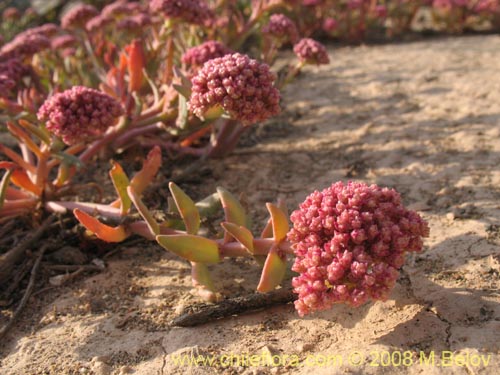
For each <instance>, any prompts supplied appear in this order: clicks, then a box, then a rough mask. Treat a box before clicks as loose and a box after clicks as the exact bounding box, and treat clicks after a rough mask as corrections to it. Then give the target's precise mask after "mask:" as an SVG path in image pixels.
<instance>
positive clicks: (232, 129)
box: [208, 119, 245, 158]
mask: <svg viewBox="0 0 500 375" xmlns="http://www.w3.org/2000/svg"><path fill="white" fill-rule="evenodd" d="M244 131H245V127H244V126H243V125H242V124H241V123H240V122H238V121H236V120H232V119H229V120H224V122H223V124H222V126H221V128H220V130H219V132H218V133H217V139H216V140H215V142H214V144H213V145H212V147H211V148H210V150H209V151H208V157H211V158H221V157H224V156H226V155H228V154H230V153H231V152H232V151H233V150H234V149H235V148H236V145H237V144H238V141H239V139H240V137H241V134H243V132H244Z"/></svg>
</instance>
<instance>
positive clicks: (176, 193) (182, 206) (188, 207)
mask: <svg viewBox="0 0 500 375" xmlns="http://www.w3.org/2000/svg"><path fill="white" fill-rule="evenodd" d="M168 188H169V189H170V192H171V193H172V197H173V198H174V201H175V205H176V206H177V209H178V210H179V213H180V214H181V217H182V220H184V225H185V226H186V232H188V233H189V234H196V233H198V229H200V213H199V212H198V209H197V208H196V206H195V205H194V202H193V200H192V199H191V198H189V196H188V195H187V194H186V193H184V191H182V189H181V188H180V187H179V186H177V185H176V184H174V183H173V182H171V183H169V184H168Z"/></svg>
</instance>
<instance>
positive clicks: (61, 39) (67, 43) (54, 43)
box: [50, 34, 78, 49]
mask: <svg viewBox="0 0 500 375" xmlns="http://www.w3.org/2000/svg"><path fill="white" fill-rule="evenodd" d="M77 41H78V40H77V39H76V38H75V37H74V36H73V35H70V34H66V35H60V36H56V37H55V38H54V39H52V40H51V41H50V46H51V48H52V49H64V48H67V47H72V46H74V45H75V44H76V43H77Z"/></svg>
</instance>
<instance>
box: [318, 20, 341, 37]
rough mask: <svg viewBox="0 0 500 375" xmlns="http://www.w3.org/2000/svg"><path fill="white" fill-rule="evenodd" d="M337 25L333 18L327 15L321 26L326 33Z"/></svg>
mask: <svg viewBox="0 0 500 375" xmlns="http://www.w3.org/2000/svg"><path fill="white" fill-rule="evenodd" d="M338 26H339V24H338V22H337V20H336V19H335V18H332V17H327V18H325V20H324V21H323V26H322V28H323V31H326V32H327V33H328V32H332V31H335V30H337V28H338Z"/></svg>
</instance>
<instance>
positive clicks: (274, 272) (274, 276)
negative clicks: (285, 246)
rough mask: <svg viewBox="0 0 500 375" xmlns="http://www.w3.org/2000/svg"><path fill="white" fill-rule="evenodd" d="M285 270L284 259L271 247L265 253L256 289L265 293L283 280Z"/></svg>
mask: <svg viewBox="0 0 500 375" xmlns="http://www.w3.org/2000/svg"><path fill="white" fill-rule="evenodd" d="M285 272H286V259H285V258H282V257H281V256H280V255H279V254H278V252H277V251H276V249H275V248H272V249H271V250H270V251H269V254H267V258H266V263H264V268H263V269H262V274H261V276H260V282H259V285H258V286H257V291H259V292H261V293H266V292H269V291H271V290H273V289H274V288H276V287H277V286H278V285H280V283H281V281H282V280H283V277H284V276H285Z"/></svg>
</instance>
